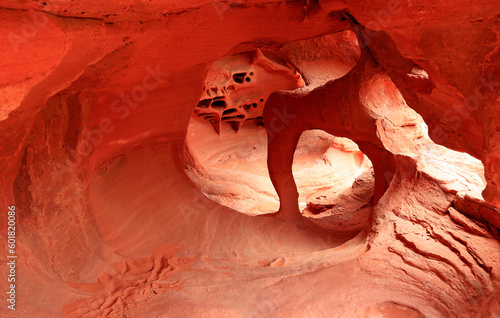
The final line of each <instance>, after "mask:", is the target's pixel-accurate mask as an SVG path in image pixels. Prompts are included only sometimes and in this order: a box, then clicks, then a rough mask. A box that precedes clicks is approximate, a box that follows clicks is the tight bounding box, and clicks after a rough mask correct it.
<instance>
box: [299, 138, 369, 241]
mask: <svg viewBox="0 0 500 318" xmlns="http://www.w3.org/2000/svg"><path fill="white" fill-rule="evenodd" d="M293 175H294V179H295V182H296V183H297V188H298V191H299V208H300V210H301V212H302V215H303V216H304V217H306V218H309V219H310V220H311V221H314V223H315V224H316V225H318V226H320V227H322V228H323V229H325V230H334V231H345V232H351V233H354V232H357V231H360V230H361V229H362V227H363V226H364V225H365V223H366V221H367V219H368V217H369V215H370V212H371V207H372V202H373V201H372V200H373V191H374V184H375V178H374V174H373V167H372V163H371V162H370V160H369V159H368V157H367V156H365V155H364V154H363V153H362V152H361V151H360V150H359V148H358V146H357V145H356V144H355V143H354V142H353V141H351V140H350V139H347V138H340V137H334V136H332V135H330V134H328V133H326V132H324V131H321V130H308V131H305V132H304V133H302V135H301V137H300V141H299V146H298V147H297V150H296V151H295V155H294V160H293Z"/></svg>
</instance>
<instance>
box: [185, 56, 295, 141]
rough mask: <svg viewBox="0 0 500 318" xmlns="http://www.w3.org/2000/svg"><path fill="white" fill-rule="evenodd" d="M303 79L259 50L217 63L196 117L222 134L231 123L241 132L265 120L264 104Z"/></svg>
mask: <svg viewBox="0 0 500 318" xmlns="http://www.w3.org/2000/svg"><path fill="white" fill-rule="evenodd" d="M303 84H304V82H303V80H302V77H301V76H300V75H299V74H298V73H297V72H296V71H295V70H293V69H291V68H289V67H287V66H286V65H284V64H281V63H279V61H278V62H275V61H273V60H271V59H269V58H267V57H266V56H264V54H262V52H261V50H259V49H257V50H255V51H253V52H250V53H246V54H241V55H236V56H230V57H226V58H223V59H221V60H218V61H216V62H215V63H214V64H213V65H212V67H211V68H210V70H209V71H208V75H207V79H206V81H205V85H204V86H203V94H202V96H201V100H200V101H199V102H198V105H196V108H195V110H194V115H196V116H198V117H202V118H203V119H205V120H208V121H209V122H210V123H211V124H212V126H213V127H214V129H215V131H216V132H217V133H218V134H220V132H221V124H222V123H228V124H229V125H231V127H232V128H233V130H234V131H235V132H238V131H239V130H240V128H241V126H242V125H243V123H244V122H245V121H246V120H251V119H256V120H262V112H263V110H264V105H265V101H266V100H267V98H268V97H269V95H270V94H271V93H272V92H274V91H276V90H280V89H295V88H298V87H301V86H302V85H303Z"/></svg>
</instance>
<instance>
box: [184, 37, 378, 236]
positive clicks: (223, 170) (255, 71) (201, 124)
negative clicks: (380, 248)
mask: <svg viewBox="0 0 500 318" xmlns="http://www.w3.org/2000/svg"><path fill="white" fill-rule="evenodd" d="M339 43H341V44H343V46H342V49H339V48H338V45H339ZM311 46H315V47H317V48H318V54H316V55H315V56H309V55H307V54H306V53H305V52H307V50H304V47H311ZM280 54H281V56H286V57H287V59H288V60H289V61H290V62H291V63H292V64H293V65H294V67H295V68H296V69H300V70H301V73H302V74H305V75H306V76H307V78H306V80H307V84H308V85H307V86H304V84H305V82H304V80H303V79H302V76H301V75H299V74H298V73H297V71H295V69H294V68H293V67H292V66H291V65H290V64H288V63H285V62H283V61H282V60H280V58H279V56H278V54H276V53H270V52H261V51H260V50H255V51H253V52H248V53H244V54H239V55H236V56H229V57H226V58H223V59H221V60H219V61H217V62H215V63H214V64H213V65H212V66H211V68H210V69H209V72H208V75H207V78H206V81H205V87H211V88H212V89H211V90H205V89H204V90H203V92H204V93H203V95H202V96H201V97H200V100H201V101H202V102H203V105H206V104H207V101H209V102H208V104H209V105H210V106H209V107H206V108H203V109H202V108H201V107H199V106H198V107H196V109H195V111H194V116H193V118H192V120H191V123H190V126H189V130H188V136H187V147H186V148H187V158H188V165H187V173H188V175H189V177H190V178H191V180H193V182H194V183H195V184H196V185H197V186H198V188H199V189H200V190H201V191H202V192H203V193H204V194H205V195H206V196H207V197H209V198H210V199H212V200H214V201H216V202H218V203H220V204H222V205H225V206H227V207H230V208H232V209H234V210H236V211H239V212H242V213H246V214H251V215H257V214H266V213H272V212H276V211H277V210H278V209H279V206H280V203H279V199H278V196H277V194H276V191H275V189H274V187H273V184H272V183H271V180H270V178H269V172H268V170H267V162H266V161H267V135H266V131H265V128H264V125H265V124H264V120H263V117H262V114H263V108H264V106H265V103H266V100H267V98H268V97H269V95H270V94H271V93H272V92H274V91H277V90H293V89H297V88H298V89H303V90H309V89H312V88H314V87H315V86H317V85H320V84H321V83H325V82H327V81H329V80H332V79H336V78H339V77H341V76H343V75H345V74H346V73H347V72H348V71H349V70H350V69H351V68H352V67H353V66H354V65H355V62H356V58H357V54H358V55H359V48H358V47H357V42H356V39H355V36H354V35H353V34H352V32H351V31H346V32H342V33H340V34H336V35H328V36H324V37H320V38H316V39H311V40H305V41H297V42H292V43H288V44H286V45H284V46H283V48H282V49H281V51H280ZM304 54H306V55H304ZM346 54H349V55H350V56H349V58H346V57H345V55H346ZM230 87H231V88H232V89H229V88H230ZM224 102H225V103H224ZM200 114H202V116H200ZM203 119H205V121H204V120H203ZM207 124H211V125H212V127H213V128H212V127H210V125H207ZM235 132H237V134H235ZM293 174H294V178H295V181H296V183H297V187H298V191H299V194H300V197H299V207H300V209H301V211H302V215H303V216H304V217H305V218H307V219H308V220H309V221H311V222H313V223H316V224H318V225H319V226H320V227H321V228H323V229H325V230H337V231H344V232H349V233H350V234H352V233H356V232H359V230H360V229H361V228H362V227H363V226H364V224H365V223H366V220H367V218H368V216H369V213H370V211H371V203H372V197H373V188H374V176H373V168H372V165H371V162H370V161H369V160H368V158H367V157H366V156H365V155H364V154H363V153H362V152H361V151H360V150H359V148H358V146H357V145H356V144H355V143H354V142H352V141H351V140H349V139H346V138H338V137H334V136H332V135H329V134H328V133H326V132H324V131H321V130H311V131H306V132H304V133H303V134H302V136H301V139H300V142H299V145H298V147H297V150H296V152H295V156H294V165H293Z"/></svg>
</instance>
